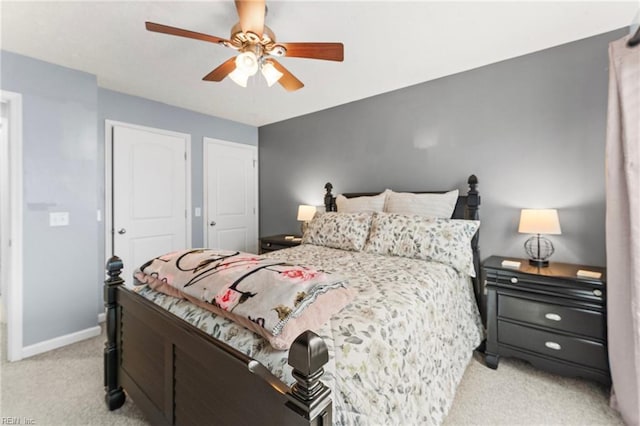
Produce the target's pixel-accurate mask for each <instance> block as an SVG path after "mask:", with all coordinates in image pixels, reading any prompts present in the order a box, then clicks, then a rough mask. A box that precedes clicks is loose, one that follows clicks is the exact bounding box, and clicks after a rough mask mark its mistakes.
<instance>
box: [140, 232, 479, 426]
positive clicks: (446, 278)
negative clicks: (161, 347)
mask: <svg viewBox="0 0 640 426" xmlns="http://www.w3.org/2000/svg"><path fill="white" fill-rule="evenodd" d="M265 256H267V257H271V258H277V259H282V260H286V261H287V262H291V263H295V264H304V265H309V266H313V267H315V268H317V269H321V270H324V271H327V272H333V273H338V274H340V275H342V276H344V277H346V278H347V279H348V280H349V286H350V287H351V288H353V289H355V290H356V291H357V295H356V296H355V298H354V299H353V301H352V302H351V303H350V304H349V305H348V306H347V307H346V308H344V309H342V310H341V311H340V312H339V313H337V314H335V315H334V316H332V317H331V319H330V320H329V321H328V322H327V323H325V324H324V325H323V326H321V327H320V328H318V329H316V330H313V331H315V332H316V333H317V334H319V335H320V336H321V337H322V338H323V339H324V341H325V342H326V344H327V346H328V348H329V363H328V364H327V365H326V366H325V374H324V376H323V378H322V381H323V382H324V383H325V384H326V385H327V386H329V387H330V388H331V389H332V399H333V407H334V411H333V421H334V424H338V425H375V424H405V425H411V424H421V425H424V424H430V425H436V424H440V423H442V421H443V420H444V418H445V416H446V414H447V412H448V410H449V408H450V406H451V404H452V402H453V398H454V395H455V390H456V387H457V385H458V383H459V382H460V380H461V378H462V375H463V374H464V370H465V368H466V366H467V364H468V363H469V360H470V359H471V355H472V352H473V349H474V348H476V347H477V346H478V345H479V344H480V342H481V340H482V337H483V335H482V325H481V320H480V315H479V313H478V308H477V305H476V303H475V298H474V296H473V287H472V284H471V280H470V279H469V277H468V276H466V275H463V274H460V273H458V272H456V270H454V269H453V268H452V267H450V266H447V265H445V264H442V263H438V262H428V261H424V260H417V259H410V258H404V257H397V256H382V255H377V254H371V253H366V252H353V251H344V250H338V249H332V248H327V247H322V246H315V245H310V244H303V245H301V246H298V247H293V248H289V249H285V250H279V251H275V252H271V253H268V254H267V255H265ZM137 292H138V293H139V294H140V295H142V296H144V297H145V298H147V299H149V300H151V301H152V302H154V303H155V304H157V305H159V306H161V307H163V308H165V309H166V310H168V311H170V312H172V313H173V314H175V315H177V316H178V317H180V318H182V319H184V320H186V321H187V322H189V323H191V324H192V325H194V326H196V327H198V328H199V329H201V330H203V331H204V332H206V333H208V334H210V335H212V336H213V337H215V338H216V339H219V340H222V341H224V342H226V343H227V344H229V345H230V346H232V347H234V348H236V349H237V350H239V351H241V352H243V353H245V354H247V355H248V356H250V357H251V358H253V359H255V360H257V361H259V362H261V363H262V364H263V365H264V366H265V367H267V368H268V369H269V370H270V371H271V372H272V373H273V374H275V375H276V376H278V377H279V378H280V379H281V380H282V381H283V382H285V383H287V384H288V385H291V384H292V383H293V382H294V380H293V378H292V377H291V367H290V366H289V365H288V364H287V355H288V353H287V351H279V350H275V349H273V348H272V347H271V346H270V345H269V343H268V342H267V341H266V340H265V339H263V338H262V337H260V336H258V335H257V334H254V333H252V332H250V331H249V330H247V329H245V328H243V327H242V326H240V325H237V324H235V323H233V322H231V321H230V320H227V319H225V318H222V317H219V316H216V315H215V314H213V313H211V312H210V311H207V310H204V309H202V308H199V307H198V306H195V305H193V304H191V303H190V302H188V301H186V300H183V299H177V298H174V297H171V296H167V295H164V294H162V293H158V292H156V291H154V290H152V289H151V288H149V287H147V286H141V287H139V288H137Z"/></svg>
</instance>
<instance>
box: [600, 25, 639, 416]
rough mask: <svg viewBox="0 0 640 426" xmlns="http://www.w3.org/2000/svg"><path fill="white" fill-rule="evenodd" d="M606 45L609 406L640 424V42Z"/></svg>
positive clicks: (620, 41) (623, 40) (622, 41)
mask: <svg viewBox="0 0 640 426" xmlns="http://www.w3.org/2000/svg"><path fill="white" fill-rule="evenodd" d="M629 38H630V36H627V37H624V38H622V39H620V40H617V41H614V42H612V43H611V44H610V45H609V109H608V116H607V143H606V170H607V184H606V185H607V187H606V188H607V191H606V192H607V219H606V229H607V317H608V344H609V362H610V365H611V377H612V380H613V388H612V393H611V405H612V406H613V407H614V408H616V409H617V410H618V411H619V412H620V414H621V415H622V418H623V419H624V421H625V423H626V424H627V425H638V424H640V147H639V145H640V46H637V47H634V48H633V47H627V45H626V42H627V40H628V39H629Z"/></svg>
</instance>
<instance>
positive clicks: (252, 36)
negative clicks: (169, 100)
mask: <svg viewBox="0 0 640 426" xmlns="http://www.w3.org/2000/svg"><path fill="white" fill-rule="evenodd" d="M235 3H236V9H237V11H238V17H239V18H240V21H239V22H238V23H237V24H235V25H234V26H233V27H232V28H231V36H230V37H229V39H228V40H227V39H224V38H220V37H216V36H212V35H209V34H203V33H198V32H194V31H189V30H184V29H181V28H176V27H170V26H167V25H162V24H156V23H153V22H146V23H145V25H146V28H147V30H149V31H153V32H157V33H163V34H170V35H175V36H179V37H186V38H192V39H196V40H202V41H208V42H211V43H216V44H221V45H223V46H225V47H229V48H231V49H234V50H236V51H238V52H239V54H238V55H237V56H234V57H231V58H229V59H227V60H226V61H225V62H223V63H222V64H221V65H220V66H218V67H217V68H216V69H214V70H213V71H211V72H210V73H209V74H207V75H206V76H204V78H203V80H206V81H222V80H223V79H224V78H225V77H227V76H229V78H230V79H231V80H233V81H234V82H235V83H237V84H238V85H240V86H242V87H247V80H248V79H249V77H251V76H252V75H254V74H256V73H257V72H258V70H260V71H261V73H262V75H263V76H264V78H265V80H266V81H267V84H268V85H269V86H272V85H273V84H275V83H276V81H277V82H278V83H280V85H281V86H282V87H284V88H285V89H286V90H288V91H294V90H298V89H300V88H302V87H303V86H304V84H303V83H302V82H301V81H300V80H298V79H297V78H296V77H295V76H294V75H293V74H291V72H289V70H287V69H286V68H285V67H283V66H282V64H280V62H278V61H277V60H276V59H275V58H276V57H289V58H308V59H323V60H327V61H338V62H342V60H343V59H344V46H343V45H342V43H278V42H276V37H275V34H274V33H273V31H272V30H271V28H269V27H267V26H266V25H265V24H264V18H265V15H266V6H265V1H264V0H235Z"/></svg>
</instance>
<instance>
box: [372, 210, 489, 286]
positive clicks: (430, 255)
mask: <svg viewBox="0 0 640 426" xmlns="http://www.w3.org/2000/svg"><path fill="white" fill-rule="evenodd" d="M479 226H480V222H479V221H477V220H457V219H443V218H426V217H422V216H407V215H401V214H396V213H376V214H375V215H374V217H373V220H372V223H371V232H370V235H369V240H368V241H367V244H366V245H365V247H364V251H366V252H369V253H377V254H383V255H390V256H402V257H409V258H414V259H424V260H431V261H436V262H441V263H445V264H447V265H450V266H451V267H453V268H454V269H456V270H457V271H458V272H461V273H466V274H468V275H470V276H472V277H475V276H476V272H475V269H474V267H473V251H472V249H471V239H472V238H473V236H474V235H475V233H476V231H477V230H478V227H479Z"/></svg>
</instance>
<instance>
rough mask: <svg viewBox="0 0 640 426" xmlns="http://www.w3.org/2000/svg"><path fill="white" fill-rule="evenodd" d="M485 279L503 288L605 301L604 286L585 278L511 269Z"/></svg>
mask: <svg viewBox="0 0 640 426" xmlns="http://www.w3.org/2000/svg"><path fill="white" fill-rule="evenodd" d="M487 279H488V281H490V282H493V283H495V285H498V286H501V287H503V288H514V289H518V288H526V289H527V290H528V291H533V292H536V293H539V294H546V295H550V296H561V297H569V298H572V299H577V300H583V301H585V302H592V303H593V302H595V303H598V304H604V303H606V302H605V297H606V295H605V290H604V286H602V285H601V284H595V283H594V284H592V283H590V282H588V281H586V280H580V281H577V280H570V279H563V278H558V277H548V276H545V275H537V276H532V275H529V274H520V273H517V272H511V271H509V272H507V271H499V272H497V273H495V274H488V276H487Z"/></svg>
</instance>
